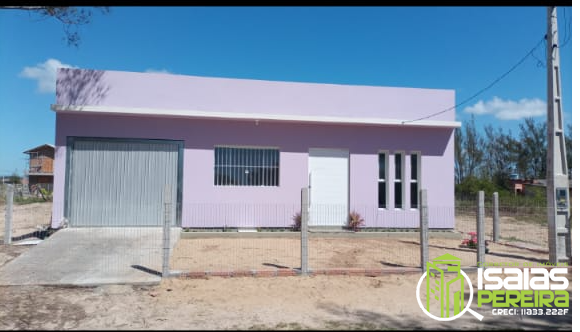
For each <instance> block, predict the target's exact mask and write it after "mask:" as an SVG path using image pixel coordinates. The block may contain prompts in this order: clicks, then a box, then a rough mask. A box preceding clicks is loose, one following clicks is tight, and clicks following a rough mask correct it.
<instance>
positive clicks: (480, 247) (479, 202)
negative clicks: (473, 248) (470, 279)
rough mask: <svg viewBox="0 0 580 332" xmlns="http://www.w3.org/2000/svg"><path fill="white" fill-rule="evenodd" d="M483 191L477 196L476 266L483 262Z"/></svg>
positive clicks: (481, 264)
mask: <svg viewBox="0 0 580 332" xmlns="http://www.w3.org/2000/svg"><path fill="white" fill-rule="evenodd" d="M484 222H485V192H484V191H480V192H479V193H478V196H477V266H483V264H484V263H485V224H484Z"/></svg>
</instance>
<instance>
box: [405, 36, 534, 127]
mask: <svg viewBox="0 0 580 332" xmlns="http://www.w3.org/2000/svg"><path fill="white" fill-rule="evenodd" d="M544 40H545V36H543V37H542V39H540V41H538V43H537V44H536V45H535V46H534V47H532V49H531V50H529V51H528V53H526V55H524V57H523V58H521V59H520V60H519V61H518V62H517V63H516V64H515V65H513V66H512V67H511V68H510V69H509V70H508V71H506V72H505V73H503V74H502V75H501V76H499V77H498V78H496V79H495V80H494V81H493V82H491V83H490V84H489V85H487V86H486V87H485V88H483V89H481V90H479V91H478V92H476V93H475V94H474V95H472V96H471V97H469V98H467V99H465V100H463V101H462V102H460V103H459V104H455V105H453V106H451V107H449V108H446V109H444V110H442V111H439V112H436V113H433V114H430V115H427V116H424V117H421V118H417V119H413V120H406V121H402V122H401V124H405V123H410V122H415V121H420V120H425V119H429V118H432V117H434V116H437V115H440V114H443V113H445V112H449V111H451V110H453V109H455V108H457V107H459V106H461V105H464V104H466V103H467V102H469V101H471V100H472V99H474V98H475V97H477V96H479V95H480V94H482V93H484V92H485V91H487V90H489V89H490V88H491V87H493V86H494V85H496V84H497V83H498V82H499V81H501V80H502V79H504V78H505V77H506V76H507V75H509V74H510V73H511V72H513V71H514V70H515V69H516V68H517V67H519V66H520V65H521V64H522V63H523V62H524V61H526V59H527V58H529V57H530V56H531V55H532V54H533V53H534V51H535V50H536V49H537V48H538V47H539V46H540V45H541V44H542V43H543V42H544Z"/></svg>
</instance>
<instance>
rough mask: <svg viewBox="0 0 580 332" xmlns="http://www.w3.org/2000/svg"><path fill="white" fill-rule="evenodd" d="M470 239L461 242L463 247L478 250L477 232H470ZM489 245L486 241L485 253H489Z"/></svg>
mask: <svg viewBox="0 0 580 332" xmlns="http://www.w3.org/2000/svg"><path fill="white" fill-rule="evenodd" d="M467 234H468V235H469V238H467V239H463V241H461V245H463V246H466V247H467V248H472V249H477V233H476V232H469V233H467ZM488 245H489V241H488V240H486V241H485V252H486V253H488V252H489V249H488V248H487V246H488Z"/></svg>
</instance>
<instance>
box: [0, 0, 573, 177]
mask: <svg viewBox="0 0 580 332" xmlns="http://www.w3.org/2000/svg"><path fill="white" fill-rule="evenodd" d="M110 9H111V10H110V13H109V14H106V15H102V14H101V13H99V12H96V13H95V14H94V17H93V19H92V21H91V23H90V24H88V25H83V26H81V27H80V28H79V29H78V31H79V33H80V36H81V43H80V45H79V47H74V46H68V45H67V43H66V41H65V40H64V39H63V38H64V36H65V34H64V31H63V26H62V24H61V23H60V22H58V21H56V20H54V19H41V18H40V17H39V16H37V15H34V14H30V13H28V12H26V11H21V10H5V9H4V10H2V9H0V175H10V174H12V173H13V172H17V173H18V174H19V175H22V174H23V173H24V169H25V168H26V157H27V155H25V154H24V153H23V151H25V150H28V149H30V148H33V147H36V146H38V145H42V144H45V143H48V144H54V141H55V114H54V112H53V111H51V110H50V105H51V104H54V103H55V99H56V98H55V92H54V89H55V81H56V79H55V70H56V68H57V67H78V68H88V69H100V70H119V71H133V72H148V71H149V72H167V73H172V74H179V75H195V76H210V77H229V78H246V79H260V80H276V81H294V82H315V83H332V84H350V85H375V86H393V87H413V88H430V89H452V90H455V92H456V101H455V104H456V105H458V107H457V108H456V109H455V112H456V120H457V121H461V122H462V123H465V122H466V121H469V120H470V118H471V117H472V116H473V117H474V119H475V122H476V125H477V127H478V128H480V129H481V130H482V128H483V127H484V126H486V125H489V124H491V125H493V126H495V127H502V128H503V129H504V131H508V130H511V131H512V133H513V134H514V135H517V134H518V132H519V129H518V125H519V124H520V123H523V119H524V118H525V117H533V118H534V119H536V120H537V121H544V120H545V119H546V99H547V73H546V70H547V69H546V61H545V58H546V48H545V43H544V42H542V38H543V36H544V35H545V34H546V30H547V10H546V7H141V8H139V7H111V8H110ZM558 23H559V24H558V25H559V27H558V33H559V41H560V62H561V80H562V105H563V110H564V122H565V126H567V125H568V124H571V122H572V115H571V110H572V27H571V23H572V10H571V7H559V8H558ZM534 47H535V49H534ZM532 49H534V51H533V52H532V53H531V54H530V55H529V56H528V57H527V58H526V59H525V60H524V61H523V62H522V63H521V64H520V65H519V66H517V67H516V68H515V69H513V70H512V71H511V72H510V73H509V74H508V75H506V76H505V77H504V78H503V79H501V80H500V81H499V82H497V83H496V84H494V85H493V86H491V87H489V86H490V84H492V83H493V82H494V81H495V80H497V79H498V78H500V77H501V76H502V75H504V74H505V73H506V72H508V71H509V70H510V69H511V68H512V67H513V66H514V65H516V64H517V63H518V62H519V61H520V60H521V59H522V58H524V57H525V56H526V54H528V53H529V52H530V51H531V50H532ZM487 87H489V88H487ZM486 88H487V89H486ZM482 90H484V91H482ZM480 91H482V92H481V93H479V94H478V92H480ZM474 95H476V96H475V97H474V98H472V97H473V96H474ZM449 106H450V107H452V106H454V105H449ZM439 111H442V110H441V109H433V110H432V113H435V112H439ZM430 112H431V111H429V112H427V111H426V114H425V115H429V114H430Z"/></svg>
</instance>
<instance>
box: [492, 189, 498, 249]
mask: <svg viewBox="0 0 580 332" xmlns="http://www.w3.org/2000/svg"><path fill="white" fill-rule="evenodd" d="M498 241H499V195H498V193H497V192H495V193H493V242H498Z"/></svg>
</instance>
